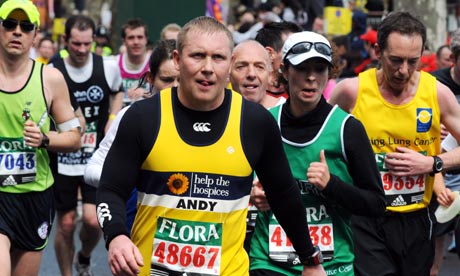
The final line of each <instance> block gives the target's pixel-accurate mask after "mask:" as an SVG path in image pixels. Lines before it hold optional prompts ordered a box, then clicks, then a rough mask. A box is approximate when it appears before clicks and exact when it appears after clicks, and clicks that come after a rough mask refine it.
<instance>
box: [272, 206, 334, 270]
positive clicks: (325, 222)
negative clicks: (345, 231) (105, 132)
mask: <svg viewBox="0 0 460 276" xmlns="http://www.w3.org/2000/svg"><path fill="white" fill-rule="evenodd" d="M312 208H315V207H309V209H312ZM316 209H318V213H320V212H322V211H319V209H323V210H325V208H324V205H321V206H319V207H318V208H316ZM307 214H308V211H307ZM308 229H309V232H310V238H311V241H312V243H313V245H315V246H316V245H317V246H319V248H320V249H321V252H322V253H323V255H324V256H325V259H330V258H328V256H329V257H332V256H333V255H334V238H333V237H334V227H333V224H332V219H331V218H330V217H329V216H327V215H325V216H323V218H322V219H319V220H316V221H314V220H312V219H311V217H310V219H309V221H308ZM268 230H269V246H268V247H269V257H270V259H272V260H274V261H277V262H283V263H288V264H290V265H298V264H300V262H299V259H298V256H297V254H296V253H295V249H294V247H293V246H292V243H291V241H290V240H289V238H288V236H287V235H286V232H284V230H283V228H282V227H281V226H280V225H279V224H278V221H277V220H276V218H275V216H274V215H272V219H271V220H270V224H269V228H268Z"/></svg>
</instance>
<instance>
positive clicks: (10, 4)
mask: <svg viewBox="0 0 460 276" xmlns="http://www.w3.org/2000/svg"><path fill="white" fill-rule="evenodd" d="M39 18H40V15H39V12H38V10H37V8H36V7H35V6H34V5H33V3H32V1H24V0H8V1H6V2H4V3H3V5H2V6H1V7H0V79H1V82H0V117H1V124H0V210H1V212H0V271H1V274H2V275H38V271H39V266H40V260H41V256H42V252H43V249H44V248H45V246H46V245H47V242H48V237H49V234H50V231H51V225H52V223H53V219H54V213H55V210H54V198H53V188H52V185H53V182H54V181H53V176H52V173H51V170H50V168H49V157H48V152H47V150H50V151H62V152H67V151H75V150H78V149H79V147H80V132H79V128H80V123H79V121H78V119H77V118H76V117H75V114H74V111H73V109H72V106H71V104H70V100H69V92H68V90H67V86H66V84H65V80H64V77H63V76H62V74H61V73H60V72H59V71H58V70H56V69H54V68H49V67H44V66H43V64H41V63H39V62H35V61H34V60H32V59H30V58H29V52H30V49H31V47H32V44H33V40H34V38H35V36H36V35H37V31H38V28H39V26H40V19H39ZM51 117H52V119H53V120H54V122H55V123H56V126H57V129H58V131H51V132H50V124H51Z"/></svg>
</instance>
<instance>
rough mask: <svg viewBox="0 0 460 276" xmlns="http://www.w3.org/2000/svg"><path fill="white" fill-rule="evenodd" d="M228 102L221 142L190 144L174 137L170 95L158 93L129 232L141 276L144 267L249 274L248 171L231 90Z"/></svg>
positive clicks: (237, 100) (238, 101)
mask: <svg viewBox="0 0 460 276" xmlns="http://www.w3.org/2000/svg"><path fill="white" fill-rule="evenodd" d="M231 98H232V99H231V107H230V112H229V114H228V121H227V125H226V128H225V130H224V131H223V133H222V135H221V136H220V138H219V139H218V140H217V141H215V142H214V143H213V144H209V145H191V144H189V143H187V142H186V141H184V140H183V139H182V138H181V136H180V134H179V133H178V132H177V128H176V124H175V120H174V111H173V110H172V106H173V104H172V95H171V89H167V90H163V91H161V92H160V102H161V104H160V106H161V124H160V128H159V131H158V136H157V138H156V141H155V143H154V145H153V148H152V149H151V152H150V154H149V155H148V157H147V159H146V160H145V161H144V163H143V165H142V173H141V176H140V181H139V184H140V185H138V190H139V192H138V195H139V199H138V212H137V215H136V219H135V222H134V226H133V231H132V240H133V242H134V243H135V244H136V245H137V246H138V247H139V249H140V251H141V253H142V255H143V258H144V263H146V265H145V266H144V267H143V268H142V271H141V275H150V270H151V269H153V270H156V273H158V271H180V272H194V273H204V274H207V275H245V274H248V269H249V260H248V256H247V254H246V252H245V251H244V249H243V241H244V237H245V233H246V214H247V207H248V202H249V193H250V189H251V186H252V185H251V183H252V171H253V169H252V168H251V166H250V164H249V161H248V160H247V159H246V155H245V153H244V151H243V146H242V143H241V134H240V132H241V110H242V97H241V96H240V95H239V94H237V93H235V92H232V94H231ZM196 127H197V129H199V130H201V131H203V130H204V131H206V128H212V127H213V126H212V125H209V124H207V123H206V122H197V123H196ZM149 264H150V265H149Z"/></svg>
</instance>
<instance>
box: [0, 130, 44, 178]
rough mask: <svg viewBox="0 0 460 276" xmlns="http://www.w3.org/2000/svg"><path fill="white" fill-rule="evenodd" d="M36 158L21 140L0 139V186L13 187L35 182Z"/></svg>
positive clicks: (33, 150)
mask: <svg viewBox="0 0 460 276" xmlns="http://www.w3.org/2000/svg"><path fill="white" fill-rule="evenodd" d="M36 173H37V156H36V153H35V149H33V148H31V147H28V146H26V145H25V143H24V139H23V138H22V137H21V138H0V184H1V185H2V186H13V185H18V184H27V183H30V182H33V181H35V176H36Z"/></svg>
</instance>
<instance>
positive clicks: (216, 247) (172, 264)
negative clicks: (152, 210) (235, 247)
mask: <svg viewBox="0 0 460 276" xmlns="http://www.w3.org/2000/svg"><path fill="white" fill-rule="evenodd" d="M221 255H222V224H220V223H206V222H196V221H186V220H177V219H167V218H159V219H158V227H157V229H156V232H155V237H154V240H153V253H152V258H151V264H152V266H151V274H152V275H162V274H164V273H171V272H176V273H177V272H181V273H197V274H200V275H201V274H205V275H219V274H220V266H221ZM166 275H167V274H166ZM184 275H185V274H184Z"/></svg>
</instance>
